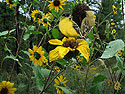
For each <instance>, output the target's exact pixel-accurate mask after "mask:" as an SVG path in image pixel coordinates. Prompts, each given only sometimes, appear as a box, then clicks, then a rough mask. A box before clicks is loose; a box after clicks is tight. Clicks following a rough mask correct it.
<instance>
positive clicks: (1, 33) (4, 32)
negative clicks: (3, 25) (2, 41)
mask: <svg viewBox="0 0 125 94" xmlns="http://www.w3.org/2000/svg"><path fill="white" fill-rule="evenodd" d="M14 31H15V29H12V30H10V31H3V32H0V36H4V35H7V34H8V33H12V32H14Z"/></svg>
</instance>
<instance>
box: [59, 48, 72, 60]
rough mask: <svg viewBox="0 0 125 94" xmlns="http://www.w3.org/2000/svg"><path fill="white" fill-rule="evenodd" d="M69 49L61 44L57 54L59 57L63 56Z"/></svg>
mask: <svg viewBox="0 0 125 94" xmlns="http://www.w3.org/2000/svg"><path fill="white" fill-rule="evenodd" d="M69 51H70V50H69V49H68V48H66V47H63V46H61V47H60V48H59V55H60V57H61V58H64V56H65V55H66V54H67V53H68V52H69Z"/></svg>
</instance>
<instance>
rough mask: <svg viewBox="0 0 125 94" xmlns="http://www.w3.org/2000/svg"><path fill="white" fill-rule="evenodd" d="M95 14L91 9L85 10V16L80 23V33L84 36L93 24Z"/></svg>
mask: <svg viewBox="0 0 125 94" xmlns="http://www.w3.org/2000/svg"><path fill="white" fill-rule="evenodd" d="M95 17H96V16H95V15H94V13H93V12H92V11H86V17H85V18H83V20H82V23H81V33H82V35H83V36H84V37H85V36H87V34H88V33H89V32H90V31H91V29H92V27H93V26H94V25H95Z"/></svg>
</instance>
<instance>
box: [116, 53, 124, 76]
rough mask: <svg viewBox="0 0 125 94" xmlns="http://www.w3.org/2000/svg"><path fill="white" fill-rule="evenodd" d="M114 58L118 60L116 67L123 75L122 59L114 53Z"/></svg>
mask: <svg viewBox="0 0 125 94" xmlns="http://www.w3.org/2000/svg"><path fill="white" fill-rule="evenodd" d="M115 57H116V60H117V61H118V67H119V69H120V70H121V72H122V73H123V74H124V75H125V72H124V69H123V61H122V60H121V58H120V57H119V56H118V55H117V54H115Z"/></svg>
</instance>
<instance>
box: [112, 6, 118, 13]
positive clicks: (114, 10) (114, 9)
mask: <svg viewBox="0 0 125 94" xmlns="http://www.w3.org/2000/svg"><path fill="white" fill-rule="evenodd" d="M112 9H113V12H114V14H117V8H116V7H115V5H112Z"/></svg>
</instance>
